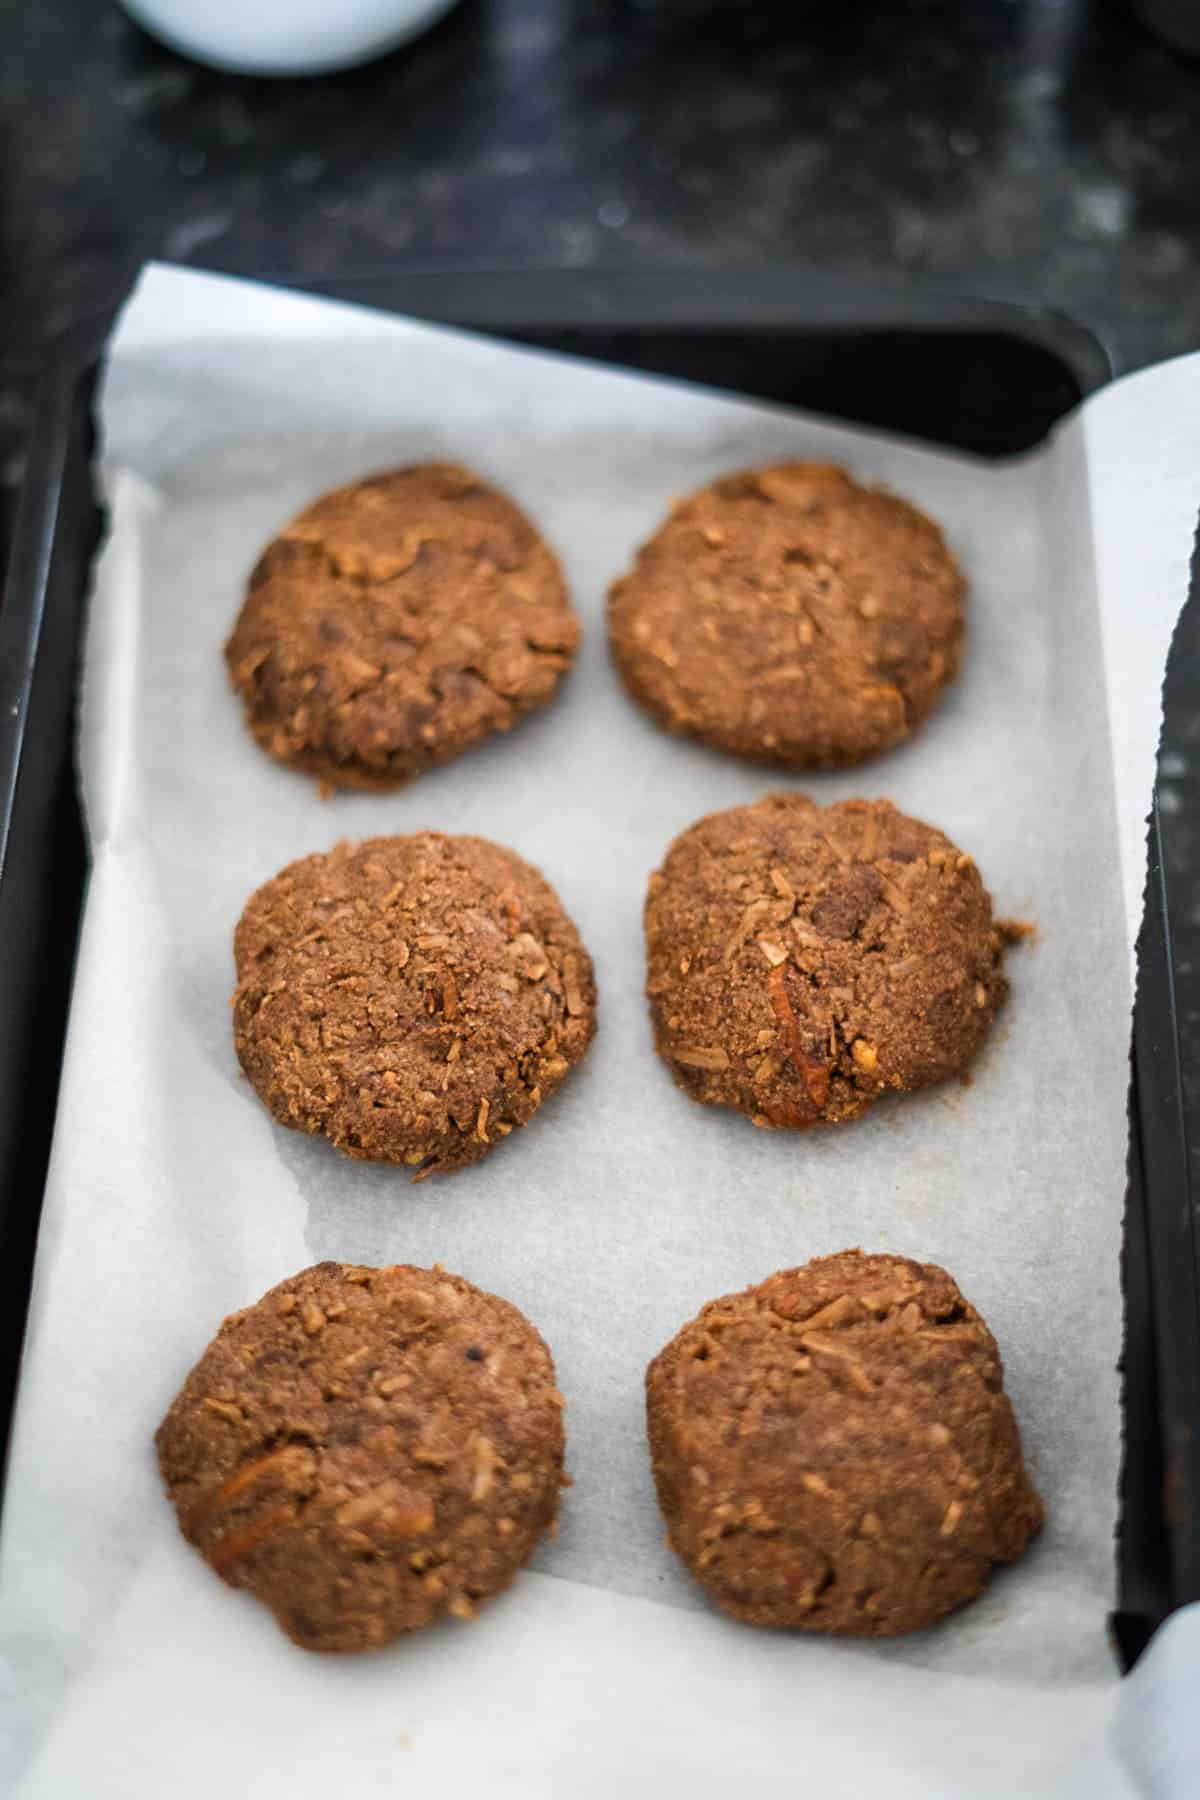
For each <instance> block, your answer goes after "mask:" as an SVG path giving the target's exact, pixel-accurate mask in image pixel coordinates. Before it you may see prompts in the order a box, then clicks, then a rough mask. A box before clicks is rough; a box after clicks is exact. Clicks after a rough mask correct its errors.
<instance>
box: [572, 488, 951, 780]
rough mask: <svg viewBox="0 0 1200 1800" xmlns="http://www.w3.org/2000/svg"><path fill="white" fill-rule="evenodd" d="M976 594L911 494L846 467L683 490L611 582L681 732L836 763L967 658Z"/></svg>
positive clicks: (849, 758) (737, 747) (903, 719)
mask: <svg viewBox="0 0 1200 1800" xmlns="http://www.w3.org/2000/svg"><path fill="white" fill-rule="evenodd" d="M965 591H966V584H965V582H964V580H963V576H962V572H961V570H960V568H959V566H958V563H957V562H956V561H955V559H954V557H953V555H952V554H951V552H950V551H949V549H948V548H947V547H946V543H945V540H944V539H943V537H942V534H941V532H940V530H939V529H938V527H937V526H936V525H935V524H934V523H933V522H932V520H930V519H927V518H926V517H925V516H924V514H923V513H920V512H918V511H917V510H916V508H915V507H912V506H909V505H908V504H907V503H906V502H905V501H903V500H901V499H898V498H897V497H896V496H895V495H893V494H887V493H882V492H878V491H876V490H874V489H871V488H864V487H859V486H858V485H857V483H855V482H854V481H852V480H851V479H850V477H849V476H848V475H847V474H846V473H845V471H844V470H842V469H837V468H832V467H830V466H828V465H827V464H823V463H784V464H780V465H777V466H775V467H773V468H765V469H758V470H752V471H750V472H748V473H746V474H741V475H731V476H728V477H727V478H726V479H725V480H722V481H718V482H715V483H714V484H713V485H712V486H711V487H708V488H703V489H701V490H700V491H699V492H698V493H695V494H692V495H690V496H688V497H687V498H686V499H684V500H681V501H679V502H678V503H677V504H676V506H675V507H674V509H673V511H672V512H671V514H670V516H669V518H668V519H667V521H666V523H665V524H664V525H662V526H661V527H660V529H659V530H658V531H657V532H656V533H655V535H654V536H653V537H652V538H650V540H649V541H648V542H647V543H646V544H644V545H643V546H642V548H641V550H640V551H639V552H638V556H637V560H636V562H635V565H634V568H633V569H632V571H631V572H630V573H629V574H628V575H626V576H624V577H623V578H622V579H621V580H620V581H617V582H616V583H615V584H614V585H613V587H612V589H611V591H610V595H609V612H608V619H609V639H610V643H611V646H612V651H613V655H614V657H615V660H616V663H617V666H618V668H619V670H620V672H621V675H622V677H623V678H624V681H625V684H626V686H627V687H628V689H629V691H630V693H631V694H632V695H633V697H634V698H635V699H636V700H638V701H640V703H641V704H642V705H643V706H645V707H646V708H647V709H648V710H649V711H650V712H651V713H652V714H653V715H654V716H655V717H656V718H657V720H658V721H659V723H660V724H661V725H664V726H666V728H667V729H668V730H669V731H674V732H680V733H685V734H687V735H689V736H692V737H698V738H701V739H703V740H704V741H705V742H706V743H709V744H712V745H713V746H714V747H715V748H717V749H719V750H727V751H730V752H732V753H733V754H735V755H738V756H750V757H756V758H760V759H763V760H766V761H772V762H780V763H786V764H789V765H792V766H813V767H815V766H833V765H837V764H844V763H853V762H857V761H859V760H860V759H861V758H863V757H866V756H871V755H874V754H875V753H876V752H877V751H880V750H886V749H887V748H889V746H891V745H893V744H897V743H899V742H900V741H901V740H902V739H903V738H906V737H907V736H908V735H909V733H910V732H912V731H913V730H915V728H916V727H917V726H918V725H919V724H920V723H921V721H922V720H923V719H924V718H925V716H926V715H927V714H928V712H929V711H930V709H931V708H932V707H933V705H934V704H935V702H936V700H937V698H938V696H939V695H940V693H941V691H942V689H943V687H944V686H945V684H946V683H947V682H948V681H949V680H950V679H951V678H952V676H953V675H954V673H955V671H956V669H957V668H958V664H959V660H960V657H961V655H962V646H963V629H964V626H963V601H964V595H965Z"/></svg>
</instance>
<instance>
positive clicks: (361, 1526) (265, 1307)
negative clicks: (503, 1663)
mask: <svg viewBox="0 0 1200 1800" xmlns="http://www.w3.org/2000/svg"><path fill="white" fill-rule="evenodd" d="M562 1408H563V1400H562V1396H561V1394H559V1393H558V1392H557V1390H556V1388H555V1385H554V1364H553V1362H552V1361H551V1358H550V1352H549V1350H548V1349H547V1348H546V1345H545V1344H544V1343H543V1341H542V1339H541V1337H540V1336H539V1335H538V1333H537V1332H536V1331H535V1330H534V1328H533V1326H532V1325H531V1324H530V1323H529V1320H528V1319H526V1318H525V1317H524V1315H523V1314H522V1313H520V1312H518V1311H517V1309H516V1307H515V1306H510V1305H509V1303H508V1301H507V1300H498V1299H497V1298H496V1296H495V1295H494V1294H486V1293H484V1292H482V1290H481V1289H479V1288H477V1287H472V1285H471V1283H470V1282H469V1281H464V1280H463V1279H462V1277H461V1276H460V1275H448V1274H447V1273H446V1272H445V1270H444V1269H441V1268H434V1269H415V1268H410V1267H407V1266H404V1265H401V1266H399V1267H397V1268H391V1269H363V1268H355V1267H353V1266H347V1265H343V1264H340V1263H332V1262H326V1263H319V1264H318V1265H317V1266H316V1267H315V1268H312V1269H305V1270H303V1271H302V1273H301V1274H299V1275H293V1276H292V1277H291V1278H290V1279H289V1280H287V1281H282V1282H280V1284H279V1286H278V1287H274V1288H272V1289H271V1291H270V1292H269V1293H267V1294H264V1296H263V1298H262V1299H261V1300H259V1301H258V1303H257V1304H256V1305H254V1306H250V1307H247V1308H246V1310H245V1311H244V1312H238V1313H234V1314H233V1315H232V1317H230V1318H228V1319H226V1320H225V1322H224V1324H223V1325H222V1326H221V1329H220V1331H219V1332H218V1333H217V1335H216V1337H215V1338H214V1339H213V1341H212V1343H211V1344H210V1345H209V1346H208V1349H207V1350H206V1351H205V1352H204V1355H203V1356H202V1357H201V1358H200V1361H199V1362H198V1363H197V1364H196V1366H195V1368H194V1369H193V1370H192V1372H191V1374H190V1375H189V1376H188V1378H187V1380H186V1382H185V1383H184V1385H183V1389H182V1391H181V1392H180V1394H179V1395H178V1397H177V1398H176V1400H175V1401H174V1403H173V1405H172V1406H171V1408H170V1410H169V1412H168V1413H167V1416H166V1418H165V1419H164V1420H163V1422H162V1424H161V1425H160V1426H159V1428H158V1434H157V1437H156V1439H155V1442H156V1444H157V1447H158V1460H159V1466H160V1468H161V1470H162V1476H163V1480H164V1481H165V1483H166V1486H167V1492H168V1493H169V1495H170V1497H171V1500H172V1501H173V1503H174V1506H175V1510H176V1512H177V1513H178V1515H179V1524H180V1528H181V1530H182V1531H183V1535H184V1536H185V1537H186V1538H187V1540H188V1542H189V1543H191V1544H194V1545H195V1547H196V1549H197V1550H199V1551H200V1553H201V1555H202V1556H203V1557H204V1559H205V1561H206V1562H207V1563H208V1564H209V1565H210V1567H211V1568H213V1569H215V1570H216V1572H217V1574H218V1575H220V1576H221V1577H222V1579H223V1580H225V1581H227V1582H228V1583H229V1584H230V1586H231V1587H240V1588H246V1589H247V1590H248V1591H249V1592H250V1593H252V1594H253V1595H254V1596H255V1597H256V1598H257V1599H259V1600H261V1601H263V1602H264V1604H265V1605H267V1606H269V1607H270V1608H271V1611H272V1612H273V1613H274V1614H275V1617H276V1618H277V1619H278V1621H279V1623H280V1625H281V1626H282V1627H283V1629H284V1631H286V1632H287V1635H288V1636H289V1637H290V1638H291V1639H292V1641H293V1642H294V1643H297V1644H299V1645H301V1647H302V1648H303V1649H305V1650H373V1649H377V1648H378V1647H379V1646H380V1645H381V1644H386V1643H388V1642H389V1641H390V1640H391V1639H392V1638H394V1637H397V1636H398V1635H399V1634H400V1633H401V1632H404V1631H416V1630H418V1629H419V1628H420V1627H421V1626H423V1625H429V1624H432V1622H433V1621H434V1620H435V1619H436V1618H438V1617H439V1616H440V1615H441V1614H443V1613H447V1612H449V1613H454V1614H455V1615H456V1616H457V1617H459V1618H472V1617H473V1616H474V1614H475V1610H476V1607H477V1606H478V1604H479V1602H480V1601H481V1600H485V1599H486V1598H487V1597H488V1596H489V1595H491V1594H495V1593H498V1592H499V1591H500V1589H501V1588H505V1587H507V1586H508V1585H509V1583H510V1582H511V1581H512V1579H513V1577H514V1575H515V1574H516V1573H517V1570H518V1569H519V1568H520V1567H521V1565H522V1564H523V1563H524V1562H526V1561H527V1560H528V1558H529V1556H530V1554H531V1552H532V1550H533V1548H534V1546H535V1545H536V1543H537V1541H538V1539H539V1537H540V1536H541V1534H542V1533H543V1532H544V1531H546V1530H548V1529H549V1528H550V1527H552V1525H553V1522H554V1516H555V1510H556V1507H557V1504H558V1492H559V1488H560V1486H561V1485H562V1484H563V1482H564V1481H565V1477H564V1475H563V1417H562Z"/></svg>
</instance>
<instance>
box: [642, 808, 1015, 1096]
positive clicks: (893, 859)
mask: <svg viewBox="0 0 1200 1800" xmlns="http://www.w3.org/2000/svg"><path fill="white" fill-rule="evenodd" d="M645 924H646V956H647V993H648V996H649V999H650V1012H651V1017H652V1020H653V1024H654V1036H655V1042H656V1045H657V1047H658V1052H659V1055H660V1056H662V1057H663V1059H664V1060H665V1061H666V1063H667V1064H668V1066H669V1067H670V1069H671V1072H672V1074H673V1075H674V1076H675V1079H676V1081H677V1082H678V1083H679V1085H680V1086H681V1087H682V1088H683V1089H684V1090H685V1091H686V1092H687V1093H689V1094H690V1095H691V1096H692V1098H693V1099H694V1100H700V1101H703V1102H704V1103H706V1104H708V1105H713V1106H732V1107H735V1108H736V1109H737V1110H738V1111H739V1112H744V1113H746V1114H747V1115H748V1116H749V1117H750V1118H751V1119H753V1121H754V1123H755V1124H756V1125H761V1126H765V1127H770V1126H792V1127H797V1128H804V1127H807V1126H810V1125H817V1124H836V1123H838V1122H840V1121H841V1120H845V1119H851V1118H854V1117H855V1115H856V1114H858V1113H861V1112H862V1111H863V1110H864V1109H865V1108H866V1107H868V1106H869V1105H870V1104H871V1102H872V1101H873V1100H875V1099H876V1098H878V1096H879V1095H880V1094H882V1093H884V1092H886V1091H887V1090H889V1089H893V1090H912V1089H916V1088H922V1087H927V1086H929V1085H930V1084H931V1083H933V1082H938V1081H944V1080H946V1079H947V1078H948V1077H950V1076H952V1075H956V1074H959V1073H961V1072H962V1071H963V1070H964V1069H965V1068H966V1067H967V1065H968V1064H969V1062H970V1061H971V1058H972V1057H973V1056H974V1055H975V1054H976V1052H977V1051H978V1049H979V1047H980V1045H981V1044H982V1042H983V1039H984V1037H985V1036H986V1034H987V1030H988V1027H989V1026H990V1024H991V1022H992V1019H993V1018H994V1016H995V1013H996V1011H997V1008H998V1007H999V1005H1000V1003H1001V1001H1002V1000H1003V998H1004V995H1005V993H1006V992H1007V983H1006V982H1005V979H1004V976H1003V973H1002V972H1001V966H1000V965H1001V954H1002V951H1003V948H1004V944H1005V942H1006V941H1007V938H1008V936H1009V935H1010V933H1009V930H1008V928H1006V927H1001V926H998V925H997V924H996V923H995V921H994V920H993V918H992V904H991V898H990V896H989V894H988V892H987V889H986V888H985V887H984V885H983V882H982V880H981V879H980V875H979V871H978V869H977V868H976V866H975V864H974V862H973V861H972V859H971V858H970V857H969V856H965V855H963V854H962V853H961V852H960V851H959V850H957V849H956V848H955V846H954V845H953V844H952V843H951V842H950V840H949V838H947V837H945V836H944V835H943V833H942V832H940V831H937V830H935V829H934V827H933V826H931V825H925V824H922V823H921V821H920V820H918V819H910V818H908V817H907V816H906V815H905V814H904V813H901V812H897V810H896V808H895V807H894V806H892V805H891V804H890V803H889V802H888V801H886V800H874V801H870V800H844V801H840V802H839V803H838V804H837V805H834V806H830V807H826V808H822V807H820V806H818V805H817V804H816V803H815V801H812V800H810V799H808V798H806V797H805V796H804V795H803V794H769V795H767V796H766V797H765V798H764V799H762V800H759V801H757V802H755V804H754V805H752V806H737V807H733V808H731V809H730V810H729V811H728V812H720V813H711V814H709V815H708V817H706V818H703V819H700V820H698V821H697V823H696V824H695V825H693V826H691V827H690V828H689V829H688V830H687V831H685V832H683V833H681V835H680V836H679V837H677V838H676V839H675V841H674V843H673V844H672V845H671V847H670V849H669V850H668V852H667V855H666V859H665V861H664V863H663V866H662V868H661V869H659V870H657V871H656V872H655V874H653V875H652V876H651V877H650V886H649V892H648V894H647V898H646V911H645Z"/></svg>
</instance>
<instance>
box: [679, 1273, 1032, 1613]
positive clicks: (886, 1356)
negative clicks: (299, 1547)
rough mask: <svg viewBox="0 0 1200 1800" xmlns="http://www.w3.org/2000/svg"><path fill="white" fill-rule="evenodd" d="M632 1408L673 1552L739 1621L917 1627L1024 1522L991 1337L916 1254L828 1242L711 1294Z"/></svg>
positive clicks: (997, 1558) (965, 1591)
mask: <svg viewBox="0 0 1200 1800" xmlns="http://www.w3.org/2000/svg"><path fill="white" fill-rule="evenodd" d="M646 1401H647V1420H648V1427H649V1437H650V1453H651V1458H652V1461H653V1466H654V1478H655V1482H656V1484H657V1487H658V1497H659V1502H660V1504H661V1506H662V1510H663V1513H664V1515H665V1517H666V1520H667V1525H668V1528H669V1533H670V1542H671V1545H672V1548H673V1549H675V1550H676V1551H677V1552H678V1554H679V1555H680V1556H681V1557H682V1558H683V1560H684V1562H685V1563H686V1564H687V1566H688V1568H689V1569H690V1571H691V1573H692V1574H693V1575H694V1576H695V1577H696V1579H697V1580H698V1581H700V1582H702V1583H703V1585H704V1586H705V1587H706V1588H707V1589H708V1590H709V1592H710V1593H711V1595H712V1597H713V1599H714V1600H715V1601H716V1602H717V1604H718V1605H719V1606H720V1607H721V1608H722V1610H723V1611H725V1612H727V1613H731V1614H732V1615H733V1617H734V1618H737V1619H744V1620H746V1621H747V1622H748V1623H749V1624H752V1625H778V1626H795V1627H799V1628H800V1629H801V1630H804V1631H827V1632H836V1633H839V1634H842V1635H845V1636H853V1637H895V1636H897V1635H898V1634H900V1633H901V1632H906V1631H916V1630H919V1629H920V1628H921V1627H922V1626H925V1625H932V1624H933V1623H934V1622H935V1621H936V1620H938V1619H940V1618H942V1617H943V1616H944V1615H945V1614H946V1613H948V1612H950V1611H952V1610H953V1609H954V1608H955V1607H958V1606H962V1605H964V1604H965V1602H967V1601H968V1600H973V1599H974V1598H975V1597H976V1595H978V1594H979V1593H981V1592H982V1590H983V1588H984V1587H985V1586H986V1585H987V1583H988V1581H989V1579H990V1577H991V1574H992V1571H993V1569H994V1568H995V1567H996V1565H997V1564H1000V1563H1011V1562H1015V1561H1016V1559H1017V1558H1018V1557H1019V1556H1020V1555H1021V1553H1022V1551H1023V1550H1024V1549H1025V1547H1026V1545H1027V1543H1028V1542H1029V1540H1030V1538H1031V1537H1033V1535H1034V1534H1035V1533H1036V1532H1037V1531H1038V1529H1039V1527H1040V1526H1041V1523H1042V1517H1043V1513H1042V1505H1041V1502H1040V1500H1039V1499H1038V1496H1037V1494H1036V1493H1035V1492H1034V1490H1033V1487H1032V1486H1031V1484H1030V1481H1029V1477H1028V1476H1027V1474H1026V1472H1025V1465H1024V1462H1023V1460H1022V1455H1021V1442H1020V1438H1019V1436H1018V1433H1017V1424H1016V1420H1015V1418H1014V1416H1013V1410H1012V1407H1011V1405H1010V1403H1009V1401H1008V1399H1007V1397H1006V1395H1005V1393H1004V1387H1003V1369H1002V1365H1001V1361H1000V1352H999V1351H998V1349H997V1348H996V1343H995V1340H994V1338H993V1337H992V1334H991V1332H990V1331H989V1330H988V1328H987V1326H986V1325H985V1324H984V1322H983V1320H982V1319H981V1318H980V1317H979V1314H978V1313H977V1312H976V1311H975V1309H974V1307H973V1306H971V1305H969V1304H968V1302H967V1301H966V1300H964V1298H963V1296H962V1294H961V1293H960V1292H959V1290H958V1288H957V1287H956V1286H955V1284H954V1282H953V1281H952V1280H951V1278H950V1277H949V1275H947V1274H946V1272H945V1270H944V1269H939V1268H937V1267H936V1266H934V1265H933V1264H930V1263H917V1262H910V1261H909V1260H908V1259H907V1258H905V1257H900V1256H864V1255H862V1254H861V1252H859V1251H857V1250H847V1251H844V1252H843V1253H842V1254H841V1255H839V1256H825V1257H820V1258H818V1259H817V1260H816V1261H814V1262H810V1263H807V1264H806V1265H805V1266H804V1268H801V1269H787V1270H783V1271H781V1272H780V1273H779V1274H777V1275H772V1276H771V1277H770V1279H769V1280H767V1281H764V1282H762V1283H761V1284H760V1285H759V1286H758V1287H752V1288H747V1289H746V1291H745V1292H744V1293H741V1294H730V1295H727V1296H726V1297H725V1298H724V1299H722V1300H713V1301H711V1302H710V1303H709V1304H708V1305H707V1306H705V1307H704V1308H703V1309H702V1310H701V1312H700V1313H699V1315H698V1316H697V1317H696V1318H695V1319H693V1320H692V1321H691V1323H690V1324H687V1325H685V1326H684V1327H683V1329H682V1331H680V1332H679V1333H678V1335H677V1336H676V1337H675V1338H673V1339H672V1341H671V1342H670V1343H669V1344H668V1345H667V1347H666V1349H665V1350H663V1351H662V1352H661V1354H660V1355H659V1356H657V1357H656V1358H655V1360H654V1361H653V1362H652V1363H651V1365H650V1367H649V1369H648V1371H647V1374H646Z"/></svg>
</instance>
